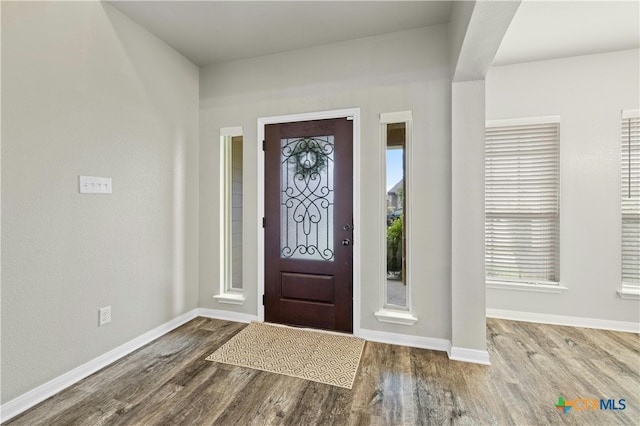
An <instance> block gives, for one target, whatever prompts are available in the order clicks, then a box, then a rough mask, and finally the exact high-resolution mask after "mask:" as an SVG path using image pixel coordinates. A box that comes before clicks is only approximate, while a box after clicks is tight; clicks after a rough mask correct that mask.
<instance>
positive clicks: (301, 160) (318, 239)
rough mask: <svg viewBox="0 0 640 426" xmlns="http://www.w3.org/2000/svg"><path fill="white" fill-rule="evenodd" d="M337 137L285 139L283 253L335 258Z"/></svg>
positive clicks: (328, 258)
mask: <svg viewBox="0 0 640 426" xmlns="http://www.w3.org/2000/svg"><path fill="white" fill-rule="evenodd" d="M333 153H334V144H333V136H318V137H309V138H298V139H282V156H281V161H282V177H281V180H282V197H281V215H282V222H281V226H282V229H281V232H282V241H281V247H282V248H281V255H282V257H283V258H291V257H294V258H298V259H318V260H320V259H322V260H332V259H333V256H334V253H333V229H332V223H333V218H332V213H333V193H334V190H333V185H334V183H333V161H334V160H333Z"/></svg>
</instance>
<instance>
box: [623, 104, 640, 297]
mask: <svg viewBox="0 0 640 426" xmlns="http://www.w3.org/2000/svg"><path fill="white" fill-rule="evenodd" d="M621 140H622V150H621V152H622V282H623V283H624V284H625V285H627V286H631V287H640V116H639V115H638V114H634V115H633V116H628V117H625V116H624V115H623V118H622V137H621Z"/></svg>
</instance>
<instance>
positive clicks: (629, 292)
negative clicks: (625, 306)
mask: <svg viewBox="0 0 640 426" xmlns="http://www.w3.org/2000/svg"><path fill="white" fill-rule="evenodd" d="M617 293H618V296H620V298H621V299H627V300H640V287H638V285H637V284H634V285H632V284H625V283H622V287H621V288H620V290H618V292H617Z"/></svg>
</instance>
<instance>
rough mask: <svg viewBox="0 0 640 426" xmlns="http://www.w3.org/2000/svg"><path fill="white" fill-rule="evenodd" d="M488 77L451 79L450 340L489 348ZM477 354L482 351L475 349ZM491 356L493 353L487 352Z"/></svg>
mask: <svg viewBox="0 0 640 426" xmlns="http://www.w3.org/2000/svg"><path fill="white" fill-rule="evenodd" d="M484 86H485V81H484V80H479V81H466V82H459V83H453V84H452V94H451V95H452V96H451V97H452V99H451V102H452V114H451V123H452V125H451V128H452V135H451V146H452V153H451V164H452V170H453V174H452V178H451V180H452V182H451V198H452V199H451V201H452V202H451V212H452V213H451V222H452V224H451V228H452V229H451V231H452V232H451V249H452V251H451V314H452V315H451V345H452V358H457V357H460V354H459V353H458V354H456V352H459V351H458V349H459V348H465V349H473V350H475V351H483V352H484V351H486V348H487V339H486V316H485V285H484V275H485V273H484V122H485V118H484V116H485V111H484V108H485V87H484ZM476 356H477V353H476ZM486 358H488V355H486V356H485V358H484V359H485V361H486Z"/></svg>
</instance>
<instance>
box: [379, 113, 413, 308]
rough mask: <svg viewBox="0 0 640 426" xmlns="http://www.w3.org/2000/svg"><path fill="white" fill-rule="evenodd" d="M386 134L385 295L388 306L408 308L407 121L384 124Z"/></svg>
mask: <svg viewBox="0 0 640 426" xmlns="http://www.w3.org/2000/svg"><path fill="white" fill-rule="evenodd" d="M384 131H385V134H386V171H387V173H386V223H385V232H386V253H387V256H386V259H387V262H386V292H385V294H386V298H385V305H386V306H389V307H396V308H397V307H400V308H403V309H406V308H407V307H408V304H407V245H406V226H405V225H406V211H407V209H406V201H407V180H406V178H405V176H406V173H405V171H406V156H407V151H406V134H407V126H406V123H405V122H401V123H387V124H385V130H384Z"/></svg>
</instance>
